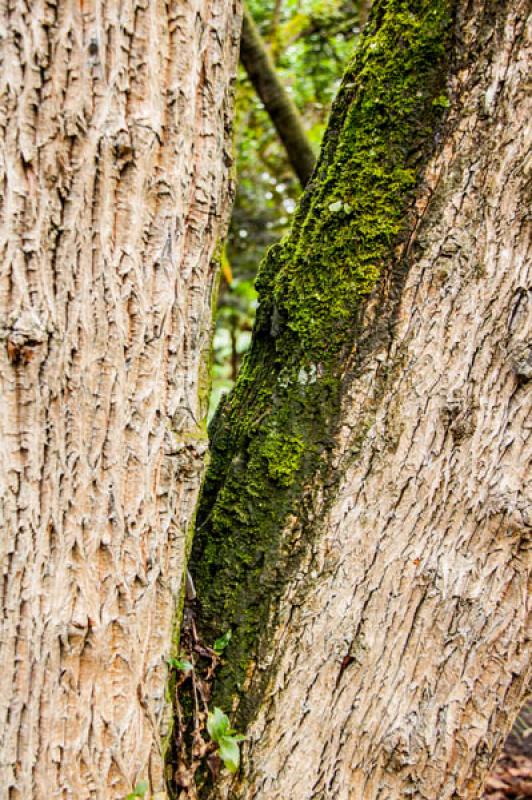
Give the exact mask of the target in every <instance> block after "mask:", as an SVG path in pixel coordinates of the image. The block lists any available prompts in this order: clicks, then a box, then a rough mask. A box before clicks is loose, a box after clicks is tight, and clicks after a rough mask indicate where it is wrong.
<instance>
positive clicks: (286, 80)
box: [211, 0, 368, 414]
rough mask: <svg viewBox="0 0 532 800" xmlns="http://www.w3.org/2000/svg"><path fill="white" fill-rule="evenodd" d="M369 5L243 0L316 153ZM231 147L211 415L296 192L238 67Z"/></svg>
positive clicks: (231, 374) (231, 376)
mask: <svg viewBox="0 0 532 800" xmlns="http://www.w3.org/2000/svg"><path fill="white" fill-rule="evenodd" d="M367 6H368V3H367V2H365V3H364V2H361V0H248V7H249V9H250V11H251V13H252V14H253V17H254V19H255V21H256V23H257V25H258V26H259V29H260V32H261V34H262V36H263V38H264V39H265V41H266V43H267V45H268V46H269V48H270V52H271V54H272V57H273V59H274V61H275V65H276V68H277V70H278V72H279V75H280V76H281V79H282V82H283V84H284V85H285V87H286V88H287V90H288V91H289V92H290V94H291V96H292V97H293V99H294V101H295V103H296V105H297V106H298V108H299V110H300V112H301V114H302V116H303V119H304V122H305V127H306V130H307V133H308V136H309V139H310V141H311V143H312V145H313V147H314V148H315V150H316V153H317V152H318V149H319V146H320V142H321V138H322V135H323V132H324V129H325V125H326V122H327V117H328V113H329V109H330V106H331V103H332V100H333V98H334V96H335V94H336V91H337V89H338V86H339V83H340V79H341V77H342V74H343V71H344V68H345V65H346V63H347V60H348V58H349V55H350V54H351V53H352V51H353V47H354V44H355V41H356V37H357V35H358V33H359V31H360V25H361V22H362V19H363V16H364V13H365V8H367ZM235 147H236V155H237V179H238V189H237V196H236V201H235V205H234V209H233V216H232V220H231V226H230V230H229V236H228V241H227V244H226V247H225V250H224V256H223V259H222V266H223V270H222V283H221V287H220V297H219V304H218V312H217V319H216V332H215V336H214V359H213V375H212V378H213V386H212V394H211V414H212V412H213V411H214V409H215V408H216V406H217V405H218V402H219V400H220V397H221V395H222V394H224V393H225V392H227V391H228V390H229V389H230V388H231V387H232V385H233V382H234V380H235V377H236V374H237V371H238V368H239V365H240V362H241V359H242V356H243V354H244V353H245V351H246V350H247V348H248V345H249V342H250V340H251V329H252V326H253V319H254V316H255V308H256V292H255V289H254V281H255V275H256V272H257V268H258V265H259V263H260V261H261V260H262V257H263V256H264V253H265V251H266V249H267V248H268V247H269V246H270V245H272V244H274V243H275V242H277V241H278V240H279V239H280V238H281V237H282V236H283V235H284V234H285V233H286V232H287V231H288V229H289V227H290V222H291V217H292V214H293V212H294V210H295V207H296V203H297V199H298V197H299V194H300V191H301V187H300V185H299V182H298V180H297V178H296V177H295V175H294V173H293V171H292V169H291V167H290V165H289V163H288V159H287V157H286V153H285V151H284V149H283V146H282V145H281V143H280V142H279V139H278V138H277V135H276V133H275V130H274V128H273V126H272V124H271V122H270V119H269V117H268V115H267V114H266V112H265V111H264V109H263V107H262V103H261V102H260V100H259V99H258V97H257V96H256V94H255V91H254V89H253V87H252V86H251V83H250V82H249V80H248V79H247V77H246V74H245V72H244V70H243V69H242V68H240V72H239V77H238V86H237V98H236V141H235Z"/></svg>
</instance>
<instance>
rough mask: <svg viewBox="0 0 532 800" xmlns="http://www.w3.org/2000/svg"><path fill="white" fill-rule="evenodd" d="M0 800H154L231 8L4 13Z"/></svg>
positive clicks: (194, 467) (202, 401)
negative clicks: (141, 798) (142, 783)
mask: <svg viewBox="0 0 532 800" xmlns="http://www.w3.org/2000/svg"><path fill="white" fill-rule="evenodd" d="M0 19H1V23H0V24H1V30H2V62H3V63H2V93H1V96H0V109H1V113H0V120H1V126H2V156H1V161H0V170H1V175H2V186H3V193H2V206H1V211H0V214H1V217H0V218H1V234H0V247H1V253H2V262H1V276H0V335H1V340H2V341H1V345H2V346H1V347H0V359H1V366H0V386H1V398H2V420H1V423H0V425H1V434H0V442H1V454H0V459H1V471H0V520H1V526H2V539H1V541H2V554H1V557H2V572H3V582H2V605H3V611H4V615H3V621H2V627H1V629H0V647H1V650H0V653H1V663H2V673H1V676H0V764H1V767H0V787H1V788H0V796H1V797H2V798H9V800H17V799H20V800H29V798H38V799H39V800H41V799H42V800H45V798H46V800H48V798H52V797H54V798H64V800H82V798H89V797H90V798H101V799H102V800H103V798H105V800H109V798H116V799H117V800H118V798H124V796H125V795H126V794H127V793H128V792H129V791H131V789H132V788H133V786H134V785H135V783H136V782H137V780H139V779H145V780H147V781H149V782H150V786H151V791H152V792H160V791H161V790H162V789H163V776H162V770H163V759H162V755H163V750H164V747H165V743H164V739H165V736H167V735H168V731H167V728H168V713H167V702H166V696H165V684H166V679H167V663H166V660H167V658H168V656H169V655H170V654H171V649H172V635H173V633H172V626H173V618H174V613H175V610H176V604H177V602H178V598H179V594H180V587H181V581H182V573H183V564H184V558H185V549H186V546H187V536H188V530H189V526H190V523H191V520H192V517H193V513H194V506H195V501H196V496H197V492H198V487H199V484H200V481H201V477H202V469H203V457H204V453H205V450H206V443H205V440H206V437H205V433H204V417H205V410H206V397H205V393H206V376H205V370H206V364H205V359H206V354H207V352H208V350H209V346H210V328H211V306H212V303H213V290H214V282H215V273H216V268H215V264H214V259H213V256H214V253H215V248H216V245H217V242H218V241H219V238H220V236H222V235H223V228H224V223H225V221H226V217H227V210H228V189H229V188H230V181H229V177H228V165H229V164H230V160H231V158H230V152H231V144H230V140H229V137H230V110H231V95H232V84H233V77H234V72H235V68H236V59H237V53H238V21H239V20H238V2H237V0H235V1H234V2H226V0H192V1H189V0H186V1H185V0H177V2H172V3H166V2H163V0H154V1H153V2H140V0H124V2H120V3H118V2H115V1H114V0H80V2H69V1H68V0H57V1H56V2H44V1H43V2H41V0H36V2H33V3H26V2H24V0H12V1H11V2H7V0H6V2H4V3H2V7H1V10H0Z"/></svg>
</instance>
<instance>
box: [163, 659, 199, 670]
mask: <svg viewBox="0 0 532 800" xmlns="http://www.w3.org/2000/svg"><path fill="white" fill-rule="evenodd" d="M168 663H169V664H170V666H171V667H174V669H180V670H181V671H182V672H190V670H191V669H194V664H192V662H190V661H189V660H188V659H186V658H170V659H169V660H168Z"/></svg>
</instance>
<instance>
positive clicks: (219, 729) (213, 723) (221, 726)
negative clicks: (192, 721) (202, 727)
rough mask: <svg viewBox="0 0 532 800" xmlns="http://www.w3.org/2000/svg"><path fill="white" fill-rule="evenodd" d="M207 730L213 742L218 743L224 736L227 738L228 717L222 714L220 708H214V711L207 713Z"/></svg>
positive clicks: (228, 728)
mask: <svg viewBox="0 0 532 800" xmlns="http://www.w3.org/2000/svg"><path fill="white" fill-rule="evenodd" d="M207 730H208V732H209V736H210V737H211V739H212V740H213V742H220V740H221V739H222V738H223V737H224V736H227V733H228V731H229V730H230V726H229V717H228V716H227V714H224V712H223V711H222V710H221V708H215V709H214V711H209V715H208V717H207Z"/></svg>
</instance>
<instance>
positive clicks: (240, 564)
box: [191, 0, 453, 724]
mask: <svg viewBox="0 0 532 800" xmlns="http://www.w3.org/2000/svg"><path fill="white" fill-rule="evenodd" d="M452 7H453V3H452V2H450V0H422V2H419V0H418V1H417V2H412V1H411V0H383V2H377V3H376V4H375V6H374V9H373V12H372V15H371V18H370V20H369V22H368V25H367V27H366V30H365V32H364V34H363V36H362V37H361V42H360V45H359V47H358V49H357V50H356V52H355V55H354V57H353V60H352V62H351V64H350V65H349V67H348V69H347V72H346V75H345V77H344V80H343V83H342V87H341V89H340V92H339V95H338V98H337V100H336V102H335V105H334V108H333V111H332V114H331V119H330V122H329V126H328V131H327V134H326V137H325V141H324V144H323V147H322V152H321V156H320V159H319V162H318V165H317V168H316V170H315V173H314V176H313V178H312V180H311V181H310V183H309V185H308V187H307V190H306V192H305V194H304V196H303V198H302V201H301V203H300V206H299V209H298V211H297V213H296V216H295V220H294V224H293V227H292V231H291V233H290V235H289V236H288V237H287V238H286V239H285V240H284V241H282V242H281V243H280V244H279V245H277V246H275V247H273V248H272V249H271V250H270V251H269V253H268V255H267V257H266V259H265V260H264V262H263V264H262V265H261V268H260V271H259V276H258V279H257V287H258V291H259V299H260V305H259V309H258V314H257V321H256V325H255V330H254V334H253V342H252V346H251V350H250V353H249V354H248V356H247V358H246V360H245V363H244V365H243V367H242V370H241V373H240V376H239V378H238V381H237V385H236V387H235V390H234V391H233V393H232V394H231V396H230V397H229V398H228V399H227V400H226V402H225V403H224V404H223V406H222V407H221V409H220V411H219V412H218V413H217V415H216V416H215V419H214V420H213V423H212V427H211V450H212V461H211V465H210V468H209V471H208V475H207V479H206V483H205V486H204V490H203V495H202V501H201V505H200V509H199V514H198V526H197V530H196V536H195V541H194V546H193V551H192V559H191V569H192V572H193V575H194V579H195V582H196V588H197V592H198V597H199V602H200V614H199V627H200V629H201V631H202V635H203V636H204V638H205V639H206V640H209V639H212V638H214V637H215V636H216V635H219V634H220V633H221V632H223V631H224V630H227V629H228V628H231V629H232V631H233V637H232V640H231V643H230V645H229V647H228V649H227V652H226V658H225V664H224V666H223V668H222V669H221V671H220V675H219V678H218V679H217V683H216V685H215V702H216V704H218V705H221V706H222V707H224V708H225V709H226V710H229V709H230V708H231V707H232V705H233V699H234V695H235V693H236V694H238V693H239V691H240V690H241V689H242V685H243V682H244V679H245V675H246V670H247V669H248V667H249V664H250V659H251V658H252V656H253V653H254V651H255V649H256V647H257V643H258V641H259V637H260V636H264V635H265V631H266V628H267V622H268V618H269V614H270V610H271V608H272V603H274V602H275V599H276V598H277V597H278V596H279V594H280V592H281V590H282V587H283V585H284V583H285V582H286V580H288V579H289V577H290V575H292V574H293V572H294V570H295V569H296V568H297V563H298V558H299V549H298V546H297V543H296V540H297V533H295V534H294V537H293V541H292V542H288V539H287V538H284V539H283V543H282V544H281V537H280V534H281V531H282V529H283V526H284V524H285V523H286V521H287V520H288V519H289V517H290V518H291V519H292V520H293V527H294V528H295V529H297V528H298V523H297V519H298V518H299V517H301V516H304V515H305V509H304V508H303V506H304V505H305V502H306V501H305V499H304V498H305V496H306V489H308V486H309V484H310V482H311V481H312V480H313V479H314V478H315V477H316V475H319V473H320V471H321V470H323V469H324V468H325V466H326V463H327V453H328V451H329V450H330V448H331V446H332V441H333V436H334V432H335V424H336V417H337V411H338V407H339V401H340V396H341V385H342V374H343V364H344V362H345V357H346V355H347V353H349V352H350V351H351V350H352V348H353V346H354V344H355V341H356V335H357V329H358V327H359V321H360V317H361V312H362V311H363V309H364V307H365V303H366V300H367V298H368V297H369V296H370V295H371V293H372V292H373V290H374V289H375V287H376V286H377V284H378V282H379V278H380V276H381V273H382V270H383V266H384V265H385V264H388V265H389V264H390V262H391V261H393V258H394V250H395V248H396V247H397V245H398V244H399V243H400V242H401V241H404V239H405V238H406V236H407V235H408V228H409V225H408V222H407V223H406V224H405V220H407V221H408V219H409V207H410V206H411V203H412V198H413V189H414V187H415V186H416V184H417V182H418V179H419V176H420V174H421V170H422V167H423V165H424V163H425V161H426V158H427V157H428V155H429V154H430V152H431V151H432V149H433V147H434V136H435V131H436V130H437V127H438V125H439V121H440V120H441V117H442V112H443V110H444V108H445V107H446V105H447V101H446V97H445V81H446V62H447V58H448V55H447V54H448V52H449V49H450V48H449V44H450V37H451V31H452V25H451V21H452ZM258 700H259V698H258V696H257V695H256V694H255V695H254V696H253V698H250V697H245V696H243V697H241V698H240V705H239V718H240V723H241V724H243V723H245V722H246V721H247V720H248V719H249V718H250V716H251V715H252V713H253V710H254V708H255V706H256V703H257V702H258Z"/></svg>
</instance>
